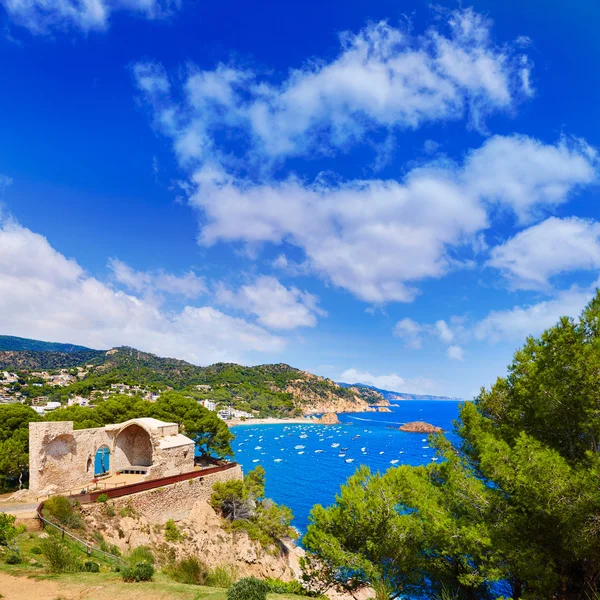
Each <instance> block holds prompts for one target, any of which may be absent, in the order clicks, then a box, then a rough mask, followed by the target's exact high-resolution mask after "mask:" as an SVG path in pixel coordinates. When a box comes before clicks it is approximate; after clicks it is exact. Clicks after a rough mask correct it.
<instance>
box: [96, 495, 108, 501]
mask: <svg viewBox="0 0 600 600" xmlns="http://www.w3.org/2000/svg"><path fill="white" fill-rule="evenodd" d="M96 502H108V496H107V495H106V494H100V495H99V496H98V497H97V498H96Z"/></svg>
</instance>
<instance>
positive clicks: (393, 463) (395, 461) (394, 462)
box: [390, 458, 400, 465]
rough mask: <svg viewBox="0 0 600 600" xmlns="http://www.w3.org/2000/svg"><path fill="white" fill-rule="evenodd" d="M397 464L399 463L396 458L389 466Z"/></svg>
mask: <svg viewBox="0 0 600 600" xmlns="http://www.w3.org/2000/svg"><path fill="white" fill-rule="evenodd" d="M398 462H400V461H399V460H398V459H397V458H395V459H394V460H390V465H395V464H396V463H398Z"/></svg>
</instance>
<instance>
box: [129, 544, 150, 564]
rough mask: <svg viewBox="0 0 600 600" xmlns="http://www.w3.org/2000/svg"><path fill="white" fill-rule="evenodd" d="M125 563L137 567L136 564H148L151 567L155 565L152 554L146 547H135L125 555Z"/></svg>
mask: <svg viewBox="0 0 600 600" xmlns="http://www.w3.org/2000/svg"><path fill="white" fill-rule="evenodd" d="M127 562H128V563H129V564H130V565H137V564H138V563H142V562H145V563H148V564H149V565H153V564H154V563H155V558H154V554H152V550H150V548H149V547H148V546H137V548H134V549H133V550H132V551H131V552H130V553H129V554H128V555H127Z"/></svg>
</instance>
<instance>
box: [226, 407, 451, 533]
mask: <svg viewBox="0 0 600 600" xmlns="http://www.w3.org/2000/svg"><path fill="white" fill-rule="evenodd" d="M461 404H462V402H457V401H450V400H431V401H427V400H403V401H399V402H396V403H392V404H391V406H390V407H389V408H390V409H391V412H368V413H341V414H338V418H339V420H340V424H339V425H316V424H311V423H307V424H303V423H302V424H300V423H299V424H277V425H250V424H247V425H240V426H237V427H232V429H231V431H232V432H233V433H234V434H235V436H236V437H235V440H234V442H233V449H234V450H235V458H236V460H237V462H238V463H240V464H241V465H242V468H243V470H244V472H245V473H247V472H248V471H249V470H251V469H253V468H254V467H256V466H257V465H262V466H263V467H264V469H265V472H266V490H265V492H266V496H267V497H269V498H272V499H273V500H274V501H275V502H277V503H281V504H285V505H286V506H289V507H290V508H291V509H292V512H293V514H294V521H293V523H292V524H293V525H294V527H295V528H296V529H297V530H298V531H299V533H300V534H301V535H302V534H304V533H305V532H306V528H307V526H308V515H309V513H310V510H311V508H312V507H313V505H315V504H322V505H324V506H328V505H330V504H332V503H333V502H334V501H335V495H336V493H337V492H338V491H339V489H340V486H341V485H342V484H343V483H344V482H345V481H346V480H347V479H348V477H350V476H351V475H352V474H353V473H354V472H355V471H356V469H357V468H358V467H359V466H360V465H367V466H368V467H369V468H370V469H371V470H372V471H374V472H375V471H380V472H383V471H386V470H387V469H389V468H393V467H397V466H399V465H403V464H407V465H425V464H428V463H429V462H431V461H433V460H437V458H436V455H435V452H434V450H433V449H432V448H430V447H429V443H428V439H427V435H425V434H420V433H406V432H403V431H399V430H398V427H399V426H400V425H402V424H403V423H407V422H409V421H426V422H427V423H431V424H432V425H437V426H438V427H442V428H443V429H444V430H445V431H446V435H447V436H448V437H449V438H450V439H452V440H454V439H455V434H454V433H453V427H454V421H455V420H456V419H457V418H458V412H459V406H460V405H461Z"/></svg>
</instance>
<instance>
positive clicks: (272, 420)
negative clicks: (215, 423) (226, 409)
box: [225, 417, 318, 427]
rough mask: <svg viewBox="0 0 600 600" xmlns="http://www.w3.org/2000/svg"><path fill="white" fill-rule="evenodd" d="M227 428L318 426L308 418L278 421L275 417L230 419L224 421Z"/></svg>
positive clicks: (313, 420) (314, 420)
mask: <svg viewBox="0 0 600 600" xmlns="http://www.w3.org/2000/svg"><path fill="white" fill-rule="evenodd" d="M225 422H226V423H227V426H228V427H238V426H239V425H286V424H287V425H297V424H304V425H306V424H307V423H313V424H318V422H317V420H316V419H311V418H310V417H295V418H291V417H290V418H289V419H278V418H276V417H267V418H266V419H247V420H246V421H242V420H241V419H231V420H230V421H225Z"/></svg>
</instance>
